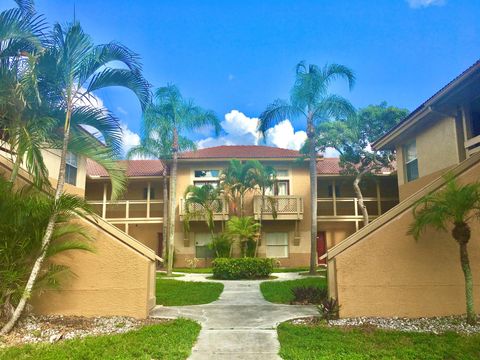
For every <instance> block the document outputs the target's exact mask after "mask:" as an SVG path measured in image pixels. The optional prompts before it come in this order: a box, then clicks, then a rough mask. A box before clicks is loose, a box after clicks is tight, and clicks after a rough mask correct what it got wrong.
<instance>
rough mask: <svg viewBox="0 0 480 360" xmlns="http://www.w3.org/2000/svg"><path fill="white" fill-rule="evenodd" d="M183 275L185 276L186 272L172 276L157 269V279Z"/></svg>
mask: <svg viewBox="0 0 480 360" xmlns="http://www.w3.org/2000/svg"><path fill="white" fill-rule="evenodd" d="M182 276H185V275H184V274H172V276H167V273H166V272H160V271H157V279H158V278H161V277H163V278H165V277H182Z"/></svg>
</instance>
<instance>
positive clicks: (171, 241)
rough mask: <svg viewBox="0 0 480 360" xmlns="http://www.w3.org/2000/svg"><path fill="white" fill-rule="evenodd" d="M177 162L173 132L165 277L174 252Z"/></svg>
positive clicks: (176, 134)
mask: <svg viewBox="0 0 480 360" xmlns="http://www.w3.org/2000/svg"><path fill="white" fill-rule="evenodd" d="M177 162H178V133H177V129H174V130H173V156H172V168H171V170H170V209H169V216H168V217H169V223H168V225H169V226H168V227H169V232H168V264H167V275H168V276H171V275H172V271H173V253H174V251H175V210H176V207H177V204H176V200H177V194H176V191H177Z"/></svg>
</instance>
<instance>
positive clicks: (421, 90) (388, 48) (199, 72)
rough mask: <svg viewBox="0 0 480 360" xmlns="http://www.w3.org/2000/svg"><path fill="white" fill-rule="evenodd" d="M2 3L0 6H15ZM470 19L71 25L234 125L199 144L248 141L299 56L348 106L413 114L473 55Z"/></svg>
mask: <svg viewBox="0 0 480 360" xmlns="http://www.w3.org/2000/svg"><path fill="white" fill-rule="evenodd" d="M2 3H3V5H1V8H2V9H4V8H6V7H11V6H13V4H14V3H13V1H9V0H8V1H4V2H2ZM36 4H37V9H38V11H39V12H41V13H44V14H45V15H46V16H47V19H48V21H49V22H50V23H53V22H55V21H59V22H66V21H68V20H70V19H72V16H73V7H74V6H73V4H74V1H73V0H37V1H36ZM479 14H480V2H478V1H462V0H443V1H442V0H409V1H407V0H376V1H365V0H364V1H356V0H345V1H339V0H331V1H326V0H311V1H306V0H295V1H285V0H271V1H270V0H268V1H250V0H242V1H225V0H220V1H213V0H202V1H200V0H196V1H182V0H172V1H170V0H158V1H154V0H151V1H140V0H139V1H126V0H102V1H93V0H77V1H76V15H77V18H78V19H79V20H80V21H81V23H82V25H83V27H84V29H85V30H86V31H87V32H88V33H89V34H91V35H92V37H93V38H94V40H95V42H97V43H101V42H106V41H110V40H116V41H120V42H121V43H123V44H125V45H127V46H128V47H130V48H131V49H133V50H135V51H136V52H138V53H139V54H140V55H141V56H142V58H143V63H144V70H145V76H146V77H147V79H148V80H149V81H150V82H151V83H152V84H153V85H154V86H156V87H158V86H162V85H164V84H166V83H167V82H171V83H175V84H177V85H178V86H179V87H180V89H181V90H182V92H183V94H184V95H185V96H187V97H191V98H194V99H195V101H196V102H197V103H198V104H199V105H201V106H203V107H206V108H209V109H212V110H214V111H215V112H216V113H217V114H218V116H219V118H220V119H222V120H223V119H224V118H225V114H227V113H230V118H231V119H233V120H231V121H229V120H228V119H227V120H225V121H224V125H226V127H227V128H230V129H233V130H232V131H235V129H237V128H238V127H240V128H242V126H243V127H244V132H243V133H232V134H230V135H229V134H228V133H227V134H226V135H225V136H224V137H223V138H222V139H221V140H212V139H209V140H207V141H206V142H203V143H201V144H204V146H206V145H214V144H216V143H219V142H222V141H223V142H226V143H229V142H233V141H237V142H244V143H249V142H252V141H253V142H255V141H257V140H258V139H254V137H255V136H254V135H253V134H251V133H250V129H251V128H252V127H253V125H254V124H255V121H253V120H252V119H251V118H253V117H255V116H258V115H259V113H260V112H261V111H262V110H263V109H264V108H265V106H266V105H267V104H268V103H270V102H271V101H273V100H274V99H276V98H286V97H288V91H289V89H290V87H291V85H292V81H293V73H294V66H295V64H296V63H297V62H298V61H300V60H306V61H308V62H311V63H315V64H319V65H322V64H324V63H326V62H336V63H341V64H344V65H347V66H349V67H351V68H352V69H353V70H354V71H355V73H356V76H357V84H356V86H355V88H354V90H353V91H351V92H349V91H348V89H347V88H346V86H344V85H342V84H339V85H336V86H335V87H334V88H333V89H332V90H333V91H335V92H338V93H340V94H342V95H344V96H346V97H347V98H348V99H350V100H351V102H352V103H353V104H354V105H355V106H357V107H363V106H366V105H368V104H377V103H379V102H380V101H382V100H386V101H387V102H388V103H390V104H393V105H396V106H400V107H406V108H408V109H410V110H413V109H414V108H415V107H416V106H418V105H419V104H420V103H421V102H423V101H424V100H425V99H426V98H428V97H429V96H430V95H432V94H433V92H435V91H436V90H438V89H439V88H440V87H441V86H443V85H444V84H445V83H447V82H448V81H450V80H451V79H452V78H453V77H454V76H456V75H457V74H458V73H460V72H461V71H463V70H464V69H465V68H466V67H468V66H469V65H471V64H472V63H473V62H474V61H476V60H477V58H478V57H480V56H479V52H478V49H480V46H479V45H480V36H479V35H480V21H479V19H478V16H479ZM100 96H101V98H102V100H103V102H104V103H105V105H107V106H108V107H109V108H111V109H112V110H113V111H114V112H116V114H117V115H118V116H119V117H120V118H121V119H122V121H123V122H124V124H125V125H126V126H128V128H129V129H130V130H131V131H133V132H138V130H139V125H140V116H141V114H140V109H139V106H138V104H137V102H136V101H135V99H134V98H133V96H131V95H130V94H129V93H128V92H126V91H123V90H122V91H121V90H118V89H112V90H109V91H108V92H104V93H102V94H100ZM232 110H238V112H234V113H231V111H232ZM289 124H290V123H288V124H284V125H286V126H283V128H281V129H280V128H279V129H277V130H278V131H276V133H275V134H273V133H272V134H271V135H272V137H273V138H275V137H277V138H278V139H283V140H285V138H291V137H292V136H293V137H295V136H296V135H295V134H294V133H293V132H294V131H301V130H303V127H302V124H301V123H297V122H294V123H293V128H294V129H290V128H291V126H290V128H289V127H288V126H287V125H289ZM237 125H238V126H237ZM237 132H238V131H237ZM127 135H128V134H127ZM297 135H299V136H297V138H296V142H297V143H298V141H297V140H299V139H300V138H301V136H302V134H301V133H300V134H297ZM206 136H208V134H207V133H205V132H202V133H200V134H195V135H194V138H195V139H196V140H199V139H202V138H205V137H206ZM133 137H135V136H133ZM292 139H293V138H292ZM130 140H131V141H136V140H135V139H133V138H132V139H130ZM130 140H128V139H127V142H128V141H130ZM296 142H295V141H293V142H290V143H288V144H286V143H285V141H284V142H283V143H282V142H281V141H280V142H273V143H272V142H271V141H270V143H272V144H273V145H279V146H289V147H296V146H297V145H296Z"/></svg>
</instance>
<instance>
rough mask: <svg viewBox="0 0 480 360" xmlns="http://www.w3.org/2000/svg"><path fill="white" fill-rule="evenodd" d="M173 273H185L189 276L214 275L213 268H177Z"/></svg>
mask: <svg viewBox="0 0 480 360" xmlns="http://www.w3.org/2000/svg"><path fill="white" fill-rule="evenodd" d="M173 271H176V272H183V273H189V274H211V273H212V268H210V267H209V268H195V269H191V268H175V269H173Z"/></svg>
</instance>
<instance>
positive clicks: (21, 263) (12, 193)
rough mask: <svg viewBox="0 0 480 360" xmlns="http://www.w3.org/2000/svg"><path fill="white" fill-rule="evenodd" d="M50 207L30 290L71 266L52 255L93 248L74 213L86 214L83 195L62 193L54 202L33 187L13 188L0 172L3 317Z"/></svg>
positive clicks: (51, 284)
mask: <svg viewBox="0 0 480 360" xmlns="http://www.w3.org/2000/svg"><path fill="white" fill-rule="evenodd" d="M52 212H56V213H57V218H56V222H55V226H54V229H53V235H52V243H51V245H50V246H49V248H48V250H47V253H46V259H47V260H48V261H46V262H45V263H44V264H43V265H42V267H41V269H40V272H39V277H38V280H37V282H36V283H35V287H34V288H33V290H34V291H35V292H37V293H41V291H42V290H43V289H45V288H59V287H60V286H61V285H62V280H64V279H65V277H66V276H68V275H69V274H70V275H71V272H70V271H69V269H68V268H67V267H66V266H64V265H60V264H57V263H55V258H54V256H55V255H57V254H59V253H62V252H65V251H70V250H84V251H93V247H92V245H91V243H90V240H91V237H90V235H89V234H88V233H87V231H86V229H85V228H84V227H83V226H81V225H80V224H78V223H75V222H71V220H72V219H74V218H75V217H76V215H82V216H83V215H86V214H92V211H91V209H90V208H89V206H88V205H87V204H86V203H85V202H84V200H83V199H81V198H79V197H76V196H73V195H67V194H63V195H62V196H61V197H60V198H59V200H58V201H57V202H55V201H54V199H53V198H52V197H50V196H48V195H47V194H45V193H43V192H41V191H39V190H37V189H36V188H34V187H25V188H22V189H15V188H14V187H13V185H12V183H11V182H9V181H7V180H5V179H4V178H2V177H0V312H1V315H3V316H0V317H3V318H4V319H9V318H10V317H11V315H12V313H13V310H14V307H15V306H16V305H17V304H18V302H19V301H20V299H21V296H22V294H23V292H24V288H25V285H26V283H27V281H28V278H29V275H30V272H31V271H32V267H33V264H34V262H35V259H36V257H37V256H38V254H39V253H40V252H41V251H42V236H43V234H44V232H45V229H46V227H47V224H48V220H49V217H50V216H51V213H52Z"/></svg>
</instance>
